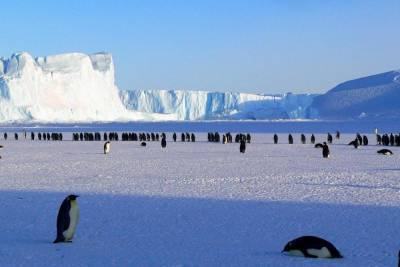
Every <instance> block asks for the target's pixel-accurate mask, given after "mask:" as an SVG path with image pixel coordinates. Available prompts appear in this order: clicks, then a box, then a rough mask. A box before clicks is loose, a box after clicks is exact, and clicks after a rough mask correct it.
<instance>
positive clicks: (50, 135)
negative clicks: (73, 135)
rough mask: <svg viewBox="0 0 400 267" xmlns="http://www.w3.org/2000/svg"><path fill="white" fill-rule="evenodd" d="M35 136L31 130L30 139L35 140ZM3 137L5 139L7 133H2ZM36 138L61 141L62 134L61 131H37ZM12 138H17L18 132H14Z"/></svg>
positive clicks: (25, 135)
mask: <svg viewBox="0 0 400 267" xmlns="http://www.w3.org/2000/svg"><path fill="white" fill-rule="evenodd" d="M23 136H24V138H25V139H26V137H27V133H26V132H23ZM35 137H36V135H35V133H34V132H31V140H35ZM3 138H4V140H7V138H8V134H7V133H3ZM37 138H38V139H39V140H43V141H46V140H48V141H50V140H52V141H62V140H63V134H62V133H37ZM14 139H15V140H18V139H19V135H18V133H14Z"/></svg>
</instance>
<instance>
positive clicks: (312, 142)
mask: <svg viewBox="0 0 400 267" xmlns="http://www.w3.org/2000/svg"><path fill="white" fill-rule="evenodd" d="M310 140H311V144H314V143H315V136H314V134H312V135H311V139H310Z"/></svg>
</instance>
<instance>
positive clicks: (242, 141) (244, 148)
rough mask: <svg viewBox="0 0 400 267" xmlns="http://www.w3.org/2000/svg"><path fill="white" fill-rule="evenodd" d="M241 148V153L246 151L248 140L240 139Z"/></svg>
mask: <svg viewBox="0 0 400 267" xmlns="http://www.w3.org/2000/svg"><path fill="white" fill-rule="evenodd" d="M239 150H240V153H244V152H245V151H246V142H245V141H244V140H243V139H242V140H241V141H240V146H239Z"/></svg>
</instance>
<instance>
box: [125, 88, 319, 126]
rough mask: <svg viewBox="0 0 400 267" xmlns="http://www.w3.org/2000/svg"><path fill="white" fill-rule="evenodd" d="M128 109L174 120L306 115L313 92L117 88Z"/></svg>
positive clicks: (292, 117)
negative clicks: (267, 93)
mask: <svg viewBox="0 0 400 267" xmlns="http://www.w3.org/2000/svg"><path fill="white" fill-rule="evenodd" d="M120 97H121V99H122V102H123V103H124V105H125V106H126V107H127V108H128V109H129V110H134V111H140V112H151V113H161V114H173V115H174V116H175V117H176V118H177V119H178V120H211V119H306V118H313V117H315V116H316V114H315V113H313V112H310V110H309V106H310V105H311V103H312V101H313V99H314V97H315V95H311V94H291V93H288V94H280V95H260V94H246V93H232V92H225V93H222V92H207V91H183V90H170V91H167V90H134V91H128V90H125V91H120Z"/></svg>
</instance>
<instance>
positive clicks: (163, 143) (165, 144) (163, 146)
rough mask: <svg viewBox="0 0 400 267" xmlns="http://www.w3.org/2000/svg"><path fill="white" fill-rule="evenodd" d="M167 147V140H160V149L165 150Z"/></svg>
mask: <svg viewBox="0 0 400 267" xmlns="http://www.w3.org/2000/svg"><path fill="white" fill-rule="evenodd" d="M166 146H167V140H166V139H165V138H163V139H161V147H162V148H165V147H166Z"/></svg>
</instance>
